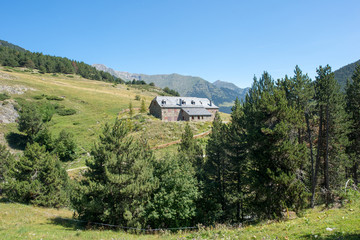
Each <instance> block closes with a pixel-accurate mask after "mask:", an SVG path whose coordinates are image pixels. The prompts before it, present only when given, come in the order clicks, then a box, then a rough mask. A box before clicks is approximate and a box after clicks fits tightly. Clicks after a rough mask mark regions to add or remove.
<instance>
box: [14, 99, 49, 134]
mask: <svg viewBox="0 0 360 240" xmlns="http://www.w3.org/2000/svg"><path fill="white" fill-rule="evenodd" d="M18 120H19V125H18V129H19V131H20V132H24V133H25V134H26V135H27V137H28V138H29V140H30V141H33V140H34V139H35V137H36V134H37V133H38V132H39V131H40V130H41V129H42V127H43V115H42V114H41V113H40V111H39V109H38V108H37V106H36V105H35V104H34V103H27V104H23V105H22V106H21V110H20V112H19V119H18Z"/></svg>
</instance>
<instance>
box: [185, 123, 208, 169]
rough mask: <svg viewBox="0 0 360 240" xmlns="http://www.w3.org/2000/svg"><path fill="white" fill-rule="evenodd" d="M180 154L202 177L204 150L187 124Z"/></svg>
mask: <svg viewBox="0 0 360 240" xmlns="http://www.w3.org/2000/svg"><path fill="white" fill-rule="evenodd" d="M179 153H180V154H183V155H184V157H186V158H187V159H188V160H189V161H190V163H192V164H193V166H194V167H195V170H196V172H197V173H198V175H201V174H200V171H201V169H202V165H203V150H202V148H201V146H200V145H199V144H198V143H197V141H196V139H194V134H193V132H192V130H191V128H190V125H189V124H188V123H186V125H185V128H184V132H183V134H182V135H181V142H180V144H179Z"/></svg>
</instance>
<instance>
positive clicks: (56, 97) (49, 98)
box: [46, 96, 64, 101]
mask: <svg viewBox="0 0 360 240" xmlns="http://www.w3.org/2000/svg"><path fill="white" fill-rule="evenodd" d="M46 99H47V100H54V101H63V100H64V98H62V97H58V96H46Z"/></svg>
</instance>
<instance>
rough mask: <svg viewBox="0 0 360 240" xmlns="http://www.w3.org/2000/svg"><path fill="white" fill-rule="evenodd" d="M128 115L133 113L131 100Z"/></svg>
mask: <svg viewBox="0 0 360 240" xmlns="http://www.w3.org/2000/svg"><path fill="white" fill-rule="evenodd" d="M129 115H130V117H132V116H133V115H134V109H133V106H132V102H130V103H129Z"/></svg>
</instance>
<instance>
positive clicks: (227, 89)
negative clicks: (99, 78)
mask: <svg viewBox="0 0 360 240" xmlns="http://www.w3.org/2000/svg"><path fill="white" fill-rule="evenodd" d="M92 66H94V67H95V68H96V69H98V70H101V71H104V72H108V73H110V74H112V75H113V76H115V77H118V78H121V79H123V80H126V81H130V80H133V79H135V80H143V81H145V82H146V83H151V82H153V83H154V84H155V85H156V86H158V87H161V88H164V87H169V88H170V89H174V90H176V91H178V92H179V93H180V95H181V96H185V97H190V96H194V97H205V98H209V99H211V100H212V101H214V103H215V104H216V105H218V106H219V108H220V111H222V112H226V113H230V112H231V106H232V104H233V102H234V100H235V99H236V97H239V98H240V99H243V98H244V97H245V94H246V92H247V90H248V89H247V88H245V89H241V88H239V87H237V86H235V85H234V84H232V83H228V82H224V81H216V82H215V83H210V82H208V81H206V80H205V79H202V78H200V77H193V76H185V75H180V74H177V73H173V74H157V75H146V74H137V73H129V72H121V71H115V70H114V69H112V68H108V67H106V66H105V65H102V64H93V65H92Z"/></svg>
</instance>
